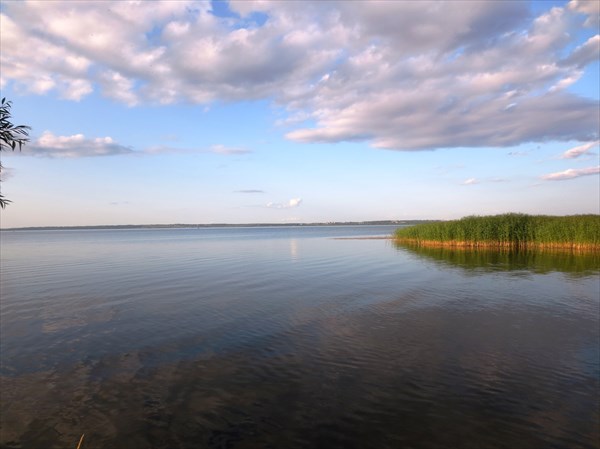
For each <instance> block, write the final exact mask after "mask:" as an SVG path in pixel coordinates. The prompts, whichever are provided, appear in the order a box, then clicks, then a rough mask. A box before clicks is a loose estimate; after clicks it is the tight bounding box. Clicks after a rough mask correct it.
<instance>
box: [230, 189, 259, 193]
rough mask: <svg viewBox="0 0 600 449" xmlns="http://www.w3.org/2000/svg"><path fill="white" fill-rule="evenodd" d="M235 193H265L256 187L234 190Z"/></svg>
mask: <svg viewBox="0 0 600 449" xmlns="http://www.w3.org/2000/svg"><path fill="white" fill-rule="evenodd" d="M234 192H235V193H265V191H264V190H258V189H246V190H234Z"/></svg>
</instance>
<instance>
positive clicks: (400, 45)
mask: <svg viewBox="0 0 600 449" xmlns="http://www.w3.org/2000/svg"><path fill="white" fill-rule="evenodd" d="M228 6H229V8H230V10H231V11H232V12H233V13H234V14H228V15H227V17H219V16H218V15H216V14H215V13H214V12H213V11H212V9H211V2H209V1H177V2H174V1H156V2H152V5H149V4H147V3H144V2H122V1H114V2H109V1H106V2H101V3H99V2H72V1H64V2H60V1H56V2H6V3H5V4H3V9H2V14H1V15H0V20H1V24H0V25H1V27H0V30H1V32H0V38H1V41H2V42H1V43H2V50H3V51H2V53H1V55H0V57H1V63H2V75H1V80H0V84H1V85H2V86H5V85H6V84H7V83H12V84H13V85H14V86H15V88H16V89H18V90H21V91H27V92H31V93H34V94H48V93H50V92H54V91H55V92H57V93H58V94H59V95H60V96H62V97H63V98H66V99H70V100H79V99H81V98H83V97H85V96H86V95H89V94H90V93H91V92H93V91H95V90H97V91H99V92H100V93H101V94H102V95H104V96H106V97H109V98H111V99H113V100H115V101H119V102H121V103H124V104H126V105H129V106H132V107H135V106H136V105H140V104H146V103H153V104H170V103H176V102H186V103H196V104H202V105H209V104H211V103H213V102H217V101H248V100H255V99H267V100H270V101H273V102H274V104H275V105H277V106H278V107H280V108H281V109H282V111H284V112H285V115H286V117H285V118H284V119H282V120H280V124H282V125H283V126H290V127H291V128H290V130H289V132H287V134H286V135H287V137H288V138H289V139H292V140H295V141H300V142H340V141H357V140H358V141H367V142H369V143H370V144H371V145H372V146H373V147H375V148H385V149H392V150H405V151H410V150H431V149H436V148H447V147H482V146H496V147H498V146H512V145H518V144H522V143H524V142H535V141H537V142H542V141H549V140H558V141H569V140H578V141H590V140H596V139H598V122H599V117H598V102H597V101H596V100H594V99H590V98H584V97H580V96H576V95H574V94H571V93H569V91H568V86H570V85H572V84H573V83H575V82H576V81H577V80H578V79H579V78H580V77H581V76H582V75H583V73H584V71H585V68H586V66H587V65H588V64H589V63H591V62H593V61H596V60H597V57H598V46H599V45H600V37H599V36H598V34H597V33H596V34H595V35H592V30H591V29H590V30H588V29H585V30H586V31H585V32H586V33H587V35H586V38H587V40H585V42H583V43H580V42H579V41H576V40H575V39H576V38H577V36H580V35H581V33H580V32H579V31H580V29H582V28H581V25H583V24H585V25H590V26H592V25H594V24H595V23H597V16H598V2H596V1H576V0H573V1H571V2H570V3H569V4H568V5H567V6H565V7H554V8H549V9H548V10H547V11H545V12H542V13H541V14H540V15H539V16H537V17H533V16H532V15H531V12H530V11H529V10H528V6H527V3H526V2H483V1H482V2H470V3H469V7H468V8H459V7H457V4H455V3H452V2H434V1H419V2H408V1H405V2H390V1H371V2H320V1H306V2H268V1H232V2H230V3H229V4H228ZM253 13H258V14H259V15H260V16H261V17H263V19H264V20H260V21H259V20H255V19H254V18H253V17H256V15H257V14H253ZM236 14H238V15H239V16H236ZM578 44H580V45H578ZM31 48H35V49H36V51H35V52H33V53H32V52H31V51H29V49H31ZM572 48H574V49H573V50H572V51H570V49H572ZM213 151H215V152H217V153H220V154H243V153H242V152H243V151H245V150H243V149H236V148H227V147H224V146H216V147H215V148H213ZM240 151H242V152H240Z"/></svg>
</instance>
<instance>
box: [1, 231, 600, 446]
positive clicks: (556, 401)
mask: <svg viewBox="0 0 600 449" xmlns="http://www.w3.org/2000/svg"><path fill="white" fill-rule="evenodd" d="M392 231H393V227H385V226H381V227H378V226H362V227H348V226H345V227H281V228H213V229H164V230H149V229H147V230H79V231H3V232H2V233H1V235H0V237H1V256H2V265H1V269H2V271H1V280H2V283H1V290H0V293H1V299H2V301H1V328H0V333H1V334H0V336H1V344H2V352H1V366H0V380H1V385H0V389H1V413H0V425H1V428H0V447H2V448H27V449H37V448H40V449H42V448H43V449H52V448H61V449H64V448H74V447H76V445H77V442H78V441H79V437H80V436H81V434H83V433H85V440H84V445H83V448H84V449H92V448H155V449H166V448H190V449H191V448H313V447H315V448H477V449H481V448H510V449H515V448H516V449H519V448H598V447H600V442H599V439H600V431H599V425H600V412H599V399H598V397H599V387H600V385H599V376H600V368H599V366H600V363H599V346H600V345H599V324H600V323H599V322H600V318H599V314H600V311H599V307H600V305H599V303H600V299H599V298H600V281H599V257H598V255H587V256H586V255H572V254H568V253H556V254H551V253H550V254H549V253H519V254H515V253H496V252H490V251H487V252H466V251H448V250H440V249H426V250H416V249H414V248H404V247H396V246H395V245H394V244H393V243H392V242H391V241H389V240H381V239H380V240H376V239H373V240H371V239H338V237H360V236H372V235H388V234H390V233H391V232H392Z"/></svg>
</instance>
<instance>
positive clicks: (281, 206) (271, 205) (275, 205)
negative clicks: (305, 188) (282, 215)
mask: <svg viewBox="0 0 600 449" xmlns="http://www.w3.org/2000/svg"><path fill="white" fill-rule="evenodd" d="M301 203H302V198H292V199H291V200H289V201H288V202H287V203H267V207H268V208H270V209H292V208H294V207H298V206H300V204H301Z"/></svg>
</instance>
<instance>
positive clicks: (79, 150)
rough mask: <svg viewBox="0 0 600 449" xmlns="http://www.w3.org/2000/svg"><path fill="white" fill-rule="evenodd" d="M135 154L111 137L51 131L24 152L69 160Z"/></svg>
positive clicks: (31, 143) (24, 149)
mask: <svg viewBox="0 0 600 449" xmlns="http://www.w3.org/2000/svg"><path fill="white" fill-rule="evenodd" d="M135 153H136V152H135V151H134V150H132V149H131V148H129V147H126V146H123V145H120V144H118V143H117V142H115V141H114V140H113V139H112V138H110V137H98V138H94V139H87V138H86V137H85V136H84V135H83V134H75V135H72V136H55V135H54V134H52V133H51V132H50V131H44V133H43V134H42V135H41V136H40V137H39V138H38V139H36V140H34V141H32V142H30V143H28V144H27V145H26V146H25V147H23V152H22V154H23V155H34V156H42V157H49V158H67V159H75V158H81V157H94V156H115V155H123V154H135Z"/></svg>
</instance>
